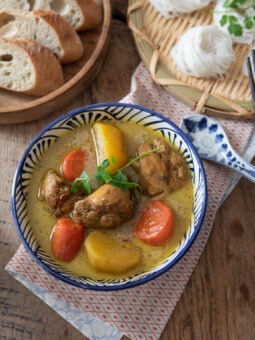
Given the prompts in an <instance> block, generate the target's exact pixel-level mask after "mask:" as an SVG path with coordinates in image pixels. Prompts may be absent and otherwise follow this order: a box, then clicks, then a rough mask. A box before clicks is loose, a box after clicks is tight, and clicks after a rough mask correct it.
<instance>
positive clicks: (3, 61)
mask: <svg viewBox="0 0 255 340" xmlns="http://www.w3.org/2000/svg"><path fill="white" fill-rule="evenodd" d="M63 84H64V77H63V71H62V68H61V65H60V63H59V61H58V59H57V58H56V57H55V56H54V54H53V53H52V52H51V51H50V50H49V49H48V48H47V47H44V46H43V45H41V44H39V43H37V42H35V41H32V40H29V39H22V38H1V39H0V87H2V88H4V89H7V90H11V91H16V92H23V93H27V94H31V95H34V96H43V95H46V94H48V93H50V92H52V91H54V90H56V89H57V88H59V87H60V86H61V85H63Z"/></svg>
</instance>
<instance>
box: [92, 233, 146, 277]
mask: <svg viewBox="0 0 255 340" xmlns="http://www.w3.org/2000/svg"><path fill="white" fill-rule="evenodd" d="M85 249H86V253H87V256H88V259H89V262H90V263H91V265H92V266H93V267H94V268H95V269H96V270H98V271H100V272H105V273H109V274H122V273H125V272H127V271H129V270H130V269H133V268H135V267H136V266H137V265H138V264H139V262H140V260H141V252H140V250H139V248H137V247H134V246H133V245H132V244H131V243H130V242H126V241H119V240H117V239H116V238H114V237H112V236H109V235H107V234H105V233H103V232H101V231H93V232H91V233H90V234H89V235H88V237H87V238H86V240H85Z"/></svg>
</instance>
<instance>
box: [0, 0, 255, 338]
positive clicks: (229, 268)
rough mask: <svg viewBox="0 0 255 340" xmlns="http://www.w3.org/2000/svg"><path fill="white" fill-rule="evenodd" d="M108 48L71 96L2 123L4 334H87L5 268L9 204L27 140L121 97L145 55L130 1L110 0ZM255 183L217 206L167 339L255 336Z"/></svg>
mask: <svg viewBox="0 0 255 340" xmlns="http://www.w3.org/2000/svg"><path fill="white" fill-rule="evenodd" d="M112 3H113V25H112V39H111V44H110V49H109V53H108V55H107V58H106V60H105V63H104V65H103V67H102V70H101V73H100V75H99V76H98V77H97V79H96V80H95V81H94V82H93V84H92V85H91V86H90V87H89V88H88V89H87V90H86V91H85V92H84V94H82V95H80V96H79V97H78V98H77V99H75V100H74V102H73V103H72V104H70V105H69V106H68V107H65V108H64V109H62V110H61V111H56V112H55V113H54V114H52V115H51V116H48V117H46V118H44V119H42V120H39V121H36V122H31V123H27V124H20V125H13V126H0V150H1V153H0V158H1V166H0V179H1V180H2V182H1V183H2V185H1V197H0V259H1V276H0V292H1V295H0V313H1V317H0V339H18V340H20V339H26V340H27V339H41V340H56V339H68V340H74V339H75V340H76V339H77V340H78V339H84V337H83V336H82V335H81V334H80V333H79V332H78V331H77V330H76V329H75V328H73V327H72V326H71V325H70V324H69V323H67V322H66V321H65V320H64V319H62V318H61V317H60V316H59V315H58V314H57V313H55V312H54V311H53V310H52V309H51V308H50V307H48V306H47V305H46V304H45V303H44V302H43V301H41V300H40V299H39V298H37V297H36V296H35V295H33V294H32V293H31V292H30V291H29V290H27V289H26V288H25V287H23V286H22V285H21V284H20V283H19V282H17V281H16V280H15V279H14V278H13V277H11V276H10V275H9V274H8V273H7V272H5V271H4V267H5V265H6V264H7V262H8V261H9V260H10V258H11V257H12V255H13V254H14V252H15V251H16V249H17V248H18V246H19V244H20V241H19V239H18V237H17V235H16V232H15V229H14V226H13V221H12V216H11V208H10V203H9V200H10V195H11V185H12V178H13V175H14V171H15V168H16V166H17V163H18V160H19V159H20V157H21V155H22V153H23V151H24V149H25V147H26V145H27V144H28V143H29V142H30V140H31V139H32V137H34V136H35V135H36V134H37V133H38V132H39V131H40V130H41V129H42V127H44V126H45V125H46V124H47V123H49V122H50V121H51V120H52V119H54V118H56V117H57V116H59V115H60V114H62V113H65V112H68V111H69V110H70V109H73V108H76V107H79V106H82V105H85V104H90V103H96V102H105V101H118V100H120V99H121V98H122V97H123V96H125V95H126V94H127V93H128V92H129V88H130V80H131V76H132V73H133V72H134V70H135V68H136V67H137V65H138V64H139V62H140V59H139V56H138V55H137V53H136V49H135V46H134V42H133V38H132V35H131V32H130V31H129V29H128V28H127V25H126V22H125V15H124V14H125V11H126V4H127V3H126V1H117V0H116V1H112ZM254 240H255V185H254V184H252V183H251V182H249V181H247V180H245V179H242V180H241V181H240V182H239V184H238V185H237V186H236V188H235V189H234V191H233V192H232V193H231V195H230V196H229V198H228V199H227V201H226V202H225V203H224V205H223V206H222V207H221V208H220V209H219V211H218V213H217V216H216V219H215V222H214V226H213V230H212V233H211V236H210V238H209V241H208V243H207V245H206V248H205V251H204V253H203V254H202V256H201V258H200V260H199V262H198V265H197V266H196V269H195V271H194V272H193V274H192V277H191V279H190V281H189V283H188V285H187V287H186V289H185V290H184V293H183V295H182V297H181V299H180V301H179V303H178V304H177V306H176V308H175V310H174V312H173V314H172V317H171V319H170V320H169V322H168V324H167V326H166V328H165V330H164V332H163V334H162V339H164V340H168V339H182V340H186V339H187V340H188V339H195V340H197V339H203V340H208V339H213V340H215V339H217V340H218V339H224V340H225V339H229V340H237V339H242V340H249V339H250V340H251V339H254V338H255V322H254V315H255V247H254Z"/></svg>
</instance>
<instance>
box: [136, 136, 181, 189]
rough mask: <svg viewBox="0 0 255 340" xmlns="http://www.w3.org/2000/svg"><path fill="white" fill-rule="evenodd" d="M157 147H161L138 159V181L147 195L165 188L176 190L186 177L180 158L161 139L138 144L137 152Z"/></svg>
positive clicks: (140, 152)
mask: <svg viewBox="0 0 255 340" xmlns="http://www.w3.org/2000/svg"><path fill="white" fill-rule="evenodd" d="M157 147H162V149H160V150H158V151H156V152H153V153H151V154H149V155H147V156H144V157H143V158H141V159H140V160H139V171H140V174H141V179H140V183H141V185H142V187H143V188H144V190H145V191H146V192H147V193H148V194H149V195H157V194H160V193H162V192H163V191H165V190H171V191H172V190H176V189H178V188H179V187H181V186H182V185H183V183H184V181H185V180H186V179H187V171H186V167H185V164H184V162H183V160H182V158H181V157H180V156H179V155H178V154H177V153H176V152H175V151H173V150H172V149H171V148H170V146H169V145H168V144H167V143H166V142H165V141H164V140H163V139H155V140H154V141H153V142H152V143H143V144H141V145H139V147H138V154H139V155H141V154H142V153H144V152H147V151H149V150H152V149H154V148H157Z"/></svg>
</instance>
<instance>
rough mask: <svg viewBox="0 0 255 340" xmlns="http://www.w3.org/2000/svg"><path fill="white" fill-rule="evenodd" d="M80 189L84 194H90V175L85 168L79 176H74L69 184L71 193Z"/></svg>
mask: <svg viewBox="0 0 255 340" xmlns="http://www.w3.org/2000/svg"><path fill="white" fill-rule="evenodd" d="M82 189H83V190H84V191H85V193H86V194H91V187H90V177H89V175H88V173H87V171H86V170H83V171H82V173H81V174H80V177H78V178H75V180H74V181H73V183H72V185H71V192H72V193H73V194H79V193H81V192H82Z"/></svg>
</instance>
